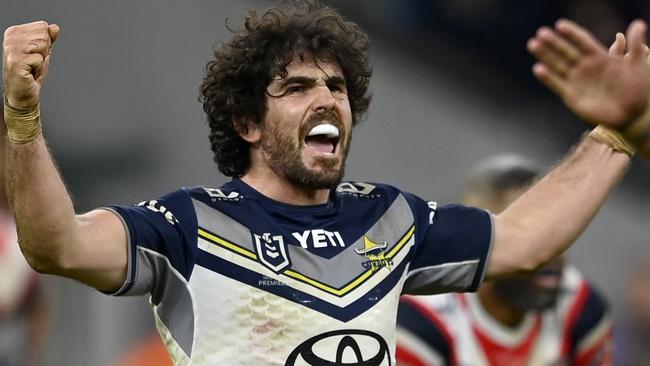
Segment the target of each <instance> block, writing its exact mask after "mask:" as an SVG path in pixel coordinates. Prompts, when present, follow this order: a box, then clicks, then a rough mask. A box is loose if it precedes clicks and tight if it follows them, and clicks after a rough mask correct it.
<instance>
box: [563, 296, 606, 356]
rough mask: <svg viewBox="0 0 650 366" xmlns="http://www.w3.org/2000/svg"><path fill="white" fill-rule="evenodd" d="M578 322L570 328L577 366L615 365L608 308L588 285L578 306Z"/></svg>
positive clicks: (603, 299) (602, 299) (603, 300)
mask: <svg viewBox="0 0 650 366" xmlns="http://www.w3.org/2000/svg"><path fill="white" fill-rule="evenodd" d="M579 305H581V306H579V307H578V308H576V310H578V311H577V318H576V320H575V323H574V325H573V327H572V328H571V330H570V332H571V335H570V337H571V343H572V345H573V347H574V349H573V352H572V353H573V362H572V365H574V366H587V365H594V366H608V365H612V364H613V353H612V352H613V348H612V347H613V346H612V342H613V337H612V333H613V331H612V320H611V317H610V315H609V306H608V304H607V302H606V300H605V298H604V297H602V296H601V295H600V294H599V293H598V292H597V291H596V290H595V289H594V288H593V287H591V286H590V285H588V284H587V285H586V291H585V296H584V297H583V299H581V301H580V302H579Z"/></svg>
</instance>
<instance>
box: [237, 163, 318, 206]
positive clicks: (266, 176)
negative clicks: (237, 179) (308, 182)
mask: <svg viewBox="0 0 650 366" xmlns="http://www.w3.org/2000/svg"><path fill="white" fill-rule="evenodd" d="M241 180H242V181H243V182H244V183H246V184H248V185H249V186H251V187H252V188H253V189H255V190H256V191H258V192H259V193H261V194H263V195H264V196H266V197H268V198H271V199H273V200H275V201H278V202H282V203H286V204H289V205H295V206H307V205H319V204H323V203H327V201H328V199H329V193H330V190H329V189H309V188H305V187H303V186H299V185H296V184H294V183H292V182H290V181H288V180H287V179H286V178H284V177H281V176H279V175H278V174H276V173H275V172H272V171H262V170H255V171H253V170H251V171H249V172H247V173H246V174H244V175H243V176H242V177H241Z"/></svg>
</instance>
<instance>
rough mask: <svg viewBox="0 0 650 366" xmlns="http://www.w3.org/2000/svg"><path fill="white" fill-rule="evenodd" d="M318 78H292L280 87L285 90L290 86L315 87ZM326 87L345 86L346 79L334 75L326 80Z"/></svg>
mask: <svg viewBox="0 0 650 366" xmlns="http://www.w3.org/2000/svg"><path fill="white" fill-rule="evenodd" d="M316 80H317V79H316V78H313V77H309V76H290V77H287V78H285V79H282V80H281V81H280V84H279V87H280V88H283V87H285V86H287V85H289V84H303V85H313V84H316ZM325 84H326V85H345V78H343V77H342V76H338V75H334V76H330V77H328V78H327V79H325Z"/></svg>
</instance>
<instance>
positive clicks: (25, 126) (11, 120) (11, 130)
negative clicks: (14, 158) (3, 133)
mask: <svg viewBox="0 0 650 366" xmlns="http://www.w3.org/2000/svg"><path fill="white" fill-rule="evenodd" d="M4 117H5V124H6V125H7V136H8V137H9V141H11V142H13V143H15V144H26V143H28V142H32V141H34V140H35V139H36V137H38V135H40V134H41V131H42V127H41V110H40V103H37V104H36V105H35V106H33V107H31V108H25V109H19V108H14V107H12V106H10V105H9V103H7V98H6V97H5V100H4Z"/></svg>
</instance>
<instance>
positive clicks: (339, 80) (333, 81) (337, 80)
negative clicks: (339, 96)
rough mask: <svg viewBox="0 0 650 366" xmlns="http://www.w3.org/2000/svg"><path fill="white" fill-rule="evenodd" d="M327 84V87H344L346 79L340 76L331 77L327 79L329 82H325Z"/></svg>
mask: <svg viewBox="0 0 650 366" xmlns="http://www.w3.org/2000/svg"><path fill="white" fill-rule="evenodd" d="M325 84H327V85H342V86H345V85H346V84H345V78H344V77H343V76H338V75H334V76H330V77H329V78H327V80H325Z"/></svg>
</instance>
